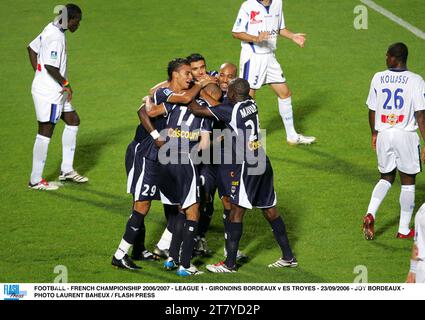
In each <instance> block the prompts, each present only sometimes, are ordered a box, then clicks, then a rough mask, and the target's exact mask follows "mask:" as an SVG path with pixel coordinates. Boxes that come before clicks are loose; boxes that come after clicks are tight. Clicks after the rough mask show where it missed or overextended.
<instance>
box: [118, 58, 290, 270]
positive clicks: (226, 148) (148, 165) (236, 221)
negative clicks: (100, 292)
mask: <svg viewBox="0 0 425 320" xmlns="http://www.w3.org/2000/svg"><path fill="white" fill-rule="evenodd" d="M167 71H168V80H167V81H166V82H164V83H161V84H159V85H158V86H157V87H156V89H154V92H153V95H152V97H148V98H146V99H145V104H143V105H142V107H141V108H140V109H139V112H138V114H139V118H140V121H141V124H140V125H139V126H138V128H137V131H136V136H135V138H134V140H133V141H132V142H131V143H130V145H129V147H128V149H127V155H126V168H127V173H128V192H129V193H131V194H133V197H134V206H133V212H132V215H131V216H130V218H129V220H128V223H127V227H126V231H125V234H124V236H123V239H122V240H121V243H120V245H119V247H118V249H117V251H116V253H115V254H114V256H113V259H112V264H113V265H114V266H117V267H121V268H127V269H138V268H139V267H138V266H137V265H136V264H135V263H134V262H133V260H143V259H145V260H146V259H147V260H155V259H158V258H159V257H164V258H166V260H165V262H164V268H165V269H166V270H173V269H177V274H178V275H180V276H188V275H197V274H201V273H202V272H201V271H199V270H198V269H197V268H196V267H195V266H194V265H193V264H191V259H192V256H193V255H194V248H195V244H196V248H197V249H198V250H195V252H196V251H198V252H199V253H203V254H206V253H208V252H207V249H206V241H205V233H206V231H207V229H208V225H209V221H210V219H211V215H212V212H213V211H214V208H213V205H212V204H213V200H214V194H215V190H216V189H217V188H218V193H219V195H220V197H221V198H222V199H223V211H224V218H223V220H224V230H225V240H224V241H223V244H225V255H226V259H225V261H221V262H219V263H217V264H214V265H207V269H208V270H209V271H211V272H235V271H236V260H237V259H238V258H241V257H243V254H242V253H241V252H239V251H238V246H239V240H240V239H241V236H242V219H243V215H244V212H245V210H246V209H251V208H252V207H258V208H261V209H262V210H263V213H264V216H265V217H266V219H267V220H268V221H269V223H270V225H271V226H272V229H273V233H274V235H275V238H276V240H277V242H278V244H279V246H280V248H281V249H282V257H281V258H279V259H278V260H277V261H276V262H274V263H272V264H270V265H269V266H270V267H296V266H297V264H298V263H297V260H296V259H295V257H294V255H293V253H292V250H291V248H290V245H289V241H288V238H287V235H286V228H285V224H284V222H283V220H282V218H281V217H280V216H279V214H278V212H277V209H276V194H275V192H274V186H273V170H272V167H271V164H270V160H269V159H268V157H267V156H266V154H265V152H264V149H263V147H262V145H261V136H260V135H261V133H260V127H259V122H258V108H257V105H256V103H255V101H254V100H253V99H252V97H251V96H250V95H249V91H250V85H249V83H248V81H246V80H244V79H240V78H236V66H234V65H233V64H230V63H225V64H223V65H222V66H221V68H220V72H219V73H218V75H217V76H212V75H211V74H214V73H207V72H206V65H205V59H204V58H203V57H202V56H200V55H199V54H192V55H191V56H189V57H188V58H187V59H181V58H179V59H174V60H172V61H171V62H170V63H169V64H168V68H167ZM213 128H220V129H215V131H214V134H212V133H213ZM221 128H223V130H222V129H221ZM216 132H219V134H218V135H217V134H216ZM216 136H218V137H219V139H216V138H215V137H216ZM217 145H218V146H219V148H218V149H219V150H220V152H219V154H218V157H215V156H214V155H213V154H211V152H210V151H211V150H212V149H213V147H214V146H217ZM200 153H201V155H200ZM205 153H206V154H207V156H205ZM226 158H227V159H226ZM159 199H161V201H162V203H163V204H164V211H165V213H166V217H167V220H168V225H167V230H166V232H164V234H165V235H163V238H165V239H161V240H160V242H159V243H158V245H157V247H156V248H155V250H154V252H153V253H151V252H149V251H148V250H146V248H145V246H144V235H145V225H144V219H145V217H146V215H147V213H148V212H149V208H150V205H151V201H152V200H159ZM201 216H202V217H204V218H203V219H201V221H200V217H201ZM198 229H200V233H199V232H198ZM167 238H168V243H167V240H166V239H167ZM201 239H202V240H201ZM196 240H197V241H196ZM196 242H197V243H196ZM167 244H168V245H167ZM132 245H135V247H134V248H133V251H132V259H131V258H130V257H129V256H128V251H129V249H130V247H131V246H132Z"/></svg>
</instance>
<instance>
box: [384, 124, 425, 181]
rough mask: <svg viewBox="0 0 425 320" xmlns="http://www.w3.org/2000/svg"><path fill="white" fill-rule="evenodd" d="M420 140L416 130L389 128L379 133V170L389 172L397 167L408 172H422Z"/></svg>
mask: <svg viewBox="0 0 425 320" xmlns="http://www.w3.org/2000/svg"><path fill="white" fill-rule="evenodd" d="M420 148H421V146H420V142H419V136H418V134H417V133H416V131H413V132H412V131H404V130H400V129H387V130H384V131H381V132H379V133H378V138H377V141H376V153H377V155H378V170H379V172H380V173H389V172H391V171H393V170H394V169H395V168H397V169H398V170H399V171H401V172H403V173H406V174H417V173H419V172H421V161H420V154H421V150H420Z"/></svg>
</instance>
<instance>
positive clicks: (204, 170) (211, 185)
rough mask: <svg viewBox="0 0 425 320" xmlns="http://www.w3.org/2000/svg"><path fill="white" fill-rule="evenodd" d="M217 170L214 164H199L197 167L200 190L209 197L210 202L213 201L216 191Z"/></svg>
mask: <svg viewBox="0 0 425 320" xmlns="http://www.w3.org/2000/svg"><path fill="white" fill-rule="evenodd" d="M217 169H218V167H217V165H214V164H200V165H199V166H198V170H199V177H200V179H201V190H202V192H204V193H205V194H207V195H208V196H209V200H210V201H212V200H213V199H214V195H215V191H216V190H217Z"/></svg>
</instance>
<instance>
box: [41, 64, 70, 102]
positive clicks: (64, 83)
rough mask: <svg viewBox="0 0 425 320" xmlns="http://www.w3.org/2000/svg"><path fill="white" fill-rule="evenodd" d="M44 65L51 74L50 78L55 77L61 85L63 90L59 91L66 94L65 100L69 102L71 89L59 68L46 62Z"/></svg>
mask: <svg viewBox="0 0 425 320" xmlns="http://www.w3.org/2000/svg"><path fill="white" fill-rule="evenodd" d="M44 67H45V68H46V70H47V72H48V73H49V74H50V75H51V76H52V78H53V79H55V80H56V81H57V82H58V83H59V84H60V85H61V86H62V89H63V90H62V91H61V93H64V92H66V93H67V94H68V97H67V98H66V100H67V101H68V102H70V101H71V100H72V89H71V86H70V85H69V82H68V81H67V80H66V79H65V78H64V77H62V75H61V74H60V72H59V68H56V67H53V66H51V65H48V64H45V65H44Z"/></svg>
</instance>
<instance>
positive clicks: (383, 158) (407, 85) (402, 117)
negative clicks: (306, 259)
mask: <svg viewBox="0 0 425 320" xmlns="http://www.w3.org/2000/svg"><path fill="white" fill-rule="evenodd" d="M407 56H408V49H407V46H406V45H405V44H403V43H395V44H393V45H391V46H390V47H389V48H388V50H387V59H386V63H387V67H388V69H387V70H385V71H382V72H378V73H376V74H375V75H374V76H373V79H372V82H371V85H370V91H369V96H368V98H367V102H366V104H367V106H368V108H369V124H370V129H371V132H372V148H373V149H374V150H376V154H377V157H378V170H379V172H380V174H381V179H380V180H379V181H378V183H377V184H376V186H375V188H374V190H373V192H372V197H371V199H370V202H369V207H368V209H367V213H366V216H365V217H364V219H363V233H364V236H365V239H366V240H373V239H374V238H375V219H376V214H377V211H378V209H379V206H380V205H381V203H382V201H383V200H384V198H385V196H386V195H387V192H388V190H389V189H390V188H391V185H392V184H393V182H394V180H395V177H396V172H397V171H398V172H399V173H400V180H401V192H400V208H401V211H400V223H399V229H398V233H397V238H400V239H404V238H413V237H414V234H415V232H414V229H410V221H411V219H412V215H413V209H414V208H415V180H416V175H417V174H418V173H419V172H420V171H421V154H420V139H419V136H418V134H417V132H416V131H417V129H418V127H419V129H420V131H421V134H422V138H425V96H424V95H425V82H424V80H423V79H422V77H421V76H419V75H417V74H415V73H413V72H411V71H409V70H407ZM424 159H425V153H424V150H422V161H423V160H424Z"/></svg>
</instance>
